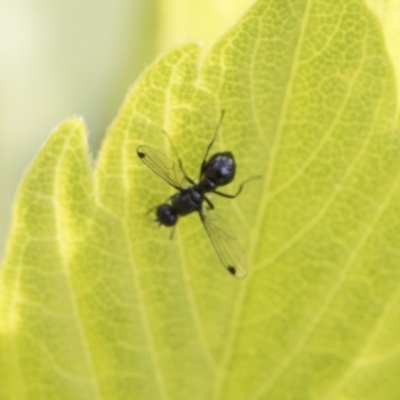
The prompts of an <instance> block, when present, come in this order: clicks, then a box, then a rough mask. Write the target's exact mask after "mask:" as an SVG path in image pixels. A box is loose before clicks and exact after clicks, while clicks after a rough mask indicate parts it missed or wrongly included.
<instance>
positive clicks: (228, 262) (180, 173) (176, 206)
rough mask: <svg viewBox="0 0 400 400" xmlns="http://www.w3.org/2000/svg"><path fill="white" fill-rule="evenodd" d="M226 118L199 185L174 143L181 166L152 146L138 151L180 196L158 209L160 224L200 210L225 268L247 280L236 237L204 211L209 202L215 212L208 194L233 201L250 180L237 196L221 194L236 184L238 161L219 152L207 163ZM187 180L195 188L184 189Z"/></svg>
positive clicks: (202, 166)
mask: <svg viewBox="0 0 400 400" xmlns="http://www.w3.org/2000/svg"><path fill="white" fill-rule="evenodd" d="M223 117H224V111H222V112H221V118H220V121H219V123H218V126H217V128H216V131H215V134H214V137H213V139H212V140H211V142H210V144H209V145H208V146H207V149H206V153H205V155H204V159H203V162H202V164H201V167H200V174H199V181H198V183H196V182H195V181H194V180H193V179H191V178H190V177H189V176H188V175H187V174H186V172H185V170H184V168H183V164H182V161H181V159H180V158H179V157H178V155H177V152H176V150H175V148H174V147H173V145H172V143H171V145H172V148H173V150H174V151H175V154H176V156H177V158H178V165H177V164H176V163H175V162H173V161H172V160H171V159H169V158H168V157H167V156H165V155H164V154H163V153H162V152H160V151H158V150H155V149H153V148H152V147H149V146H139V147H138V148H137V150H136V151H137V154H138V156H139V158H140V159H141V160H142V161H143V162H144V163H145V164H146V165H147V166H148V167H149V168H150V169H151V170H152V171H153V172H155V173H156V174H157V175H159V176H160V177H161V178H163V179H164V180H165V181H166V182H167V183H169V184H170V185H171V186H172V187H173V188H175V189H176V190H177V191H178V193H176V194H174V195H173V196H171V197H170V198H169V203H165V204H161V205H159V206H158V207H157V208H156V215H157V219H156V221H157V222H159V224H160V225H165V226H175V225H176V223H177V222H178V218H179V217H180V216H184V215H187V214H190V213H192V212H193V211H197V212H198V213H199V216H200V219H201V221H202V223H203V225H204V227H205V229H206V231H207V234H208V236H209V238H210V240H211V243H212V244H213V246H214V249H215V251H216V253H217V255H218V257H219V259H220V260H221V262H222V264H223V265H224V267H225V268H226V269H227V270H228V271H229V272H230V273H231V274H232V275H233V276H235V277H237V278H243V277H244V276H246V273H247V271H246V270H247V268H246V261H245V258H244V255H243V252H242V251H241V249H240V245H239V243H238V241H237V239H236V238H235V235H234V234H233V232H232V230H231V228H230V227H229V225H228V224H227V223H226V222H225V221H224V220H222V219H221V218H219V217H216V216H214V215H210V214H212V213H209V214H208V215H207V214H206V213H205V212H204V208H203V202H204V201H205V202H206V203H207V204H208V206H209V208H210V209H214V205H213V204H212V202H211V201H210V199H209V198H208V197H207V195H206V193H215V194H217V195H219V196H222V197H226V198H230V199H233V198H235V197H236V196H238V195H239V193H240V192H241V191H242V188H243V186H244V184H245V183H246V181H245V182H243V183H241V184H240V186H239V189H238V190H237V192H236V193H235V194H233V195H231V194H227V193H221V192H219V191H218V190H217V189H218V187H220V186H225V185H227V184H228V183H230V182H232V181H233V179H234V177H235V172H236V164H235V158H234V156H233V154H232V153H231V152H230V151H225V152H221V153H216V154H214V155H213V156H211V157H210V159H209V160H207V157H208V153H209V151H210V149H211V147H212V145H213V144H214V142H215V140H216V138H217V134H218V131H219V128H220V126H221V123H222V120H223ZM250 179H252V178H250ZM185 181H186V182H187V183H189V184H190V185H191V186H189V187H184V184H185Z"/></svg>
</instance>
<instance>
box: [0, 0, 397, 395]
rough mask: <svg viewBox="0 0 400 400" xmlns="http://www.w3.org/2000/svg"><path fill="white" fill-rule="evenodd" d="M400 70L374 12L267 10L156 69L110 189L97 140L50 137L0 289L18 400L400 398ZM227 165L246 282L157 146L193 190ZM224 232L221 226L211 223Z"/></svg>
mask: <svg viewBox="0 0 400 400" xmlns="http://www.w3.org/2000/svg"><path fill="white" fill-rule="evenodd" d="M394 82H395V80H394V77H393V71H392V68H391V65H390V62H389V60H388V57H387V54H386V50H385V46H384V42H383V40H382V35H381V31H380V28H379V26H378V25H377V22H376V20H375V19H374V17H373V16H372V15H371V14H370V12H369V11H368V10H367V9H366V8H365V7H364V5H363V4H362V3H361V2H360V1H356V0H354V1H353V0H350V1H346V2H332V1H328V0H314V1H310V0H309V1H300V0H299V1H282V0H270V1H266V0H261V1H258V2H257V3H256V5H255V6H254V7H253V8H252V9H251V10H250V11H249V12H248V13H247V14H246V15H245V16H244V17H243V18H242V19H241V20H240V21H239V23H238V24H237V25H236V26H234V27H233V28H232V29H231V30H230V31H229V32H228V33H227V34H226V35H224V36H223V37H222V38H221V39H220V40H219V41H218V42H217V43H216V44H215V45H214V47H213V48H212V49H211V51H210V52H209V53H207V54H203V53H201V51H200V48H199V47H197V46H195V45H187V46H182V47H180V48H177V49H176V50H174V51H172V52H169V53H167V54H166V55H164V56H163V57H161V58H160V59H159V60H157V61H156V62H155V63H154V64H153V65H152V66H151V67H150V68H149V69H148V71H146V73H144V74H143V76H142V77H141V79H140V80H139V81H138V83H137V85H136V86H135V88H134V89H133V91H132V92H131V93H130V94H129V95H128V96H127V98H126V100H125V102H124V104H123V106H122V108H121V110H120V112H119V114H118V116H117V118H116V119H115V121H114V122H113V124H112V126H111V128H110V130H109V132H108V134H107V137H106V139H105V141H104V144H103V147H102V150H101V153H100V155H99V159H98V161H97V163H96V166H95V168H94V176H93V177H92V176H91V168H90V163H89V161H88V160H89V156H88V149H87V146H86V142H85V132H84V127H83V124H82V122H81V121H79V120H76V119H71V120H69V121H66V122H65V123H63V124H61V125H60V127H58V129H57V130H56V131H55V132H54V133H53V134H52V136H51V137H50V139H49V141H48V142H47V143H46V145H45V147H44V148H43V149H42V151H41V153H40V154H39V155H38V157H37V159H36V160H35V162H34V163H33V165H32V166H31V168H30V170H29V171H28V173H27V175H26V177H25V179H24V181H23V183H22V184H21V188H20V192H19V196H18V199H17V205H16V208H15V215H14V226H13V231H12V235H11V237H10V240H9V245H8V251H7V256H6V259H5V262H4V268H3V271H2V276H1V281H0V285H1V287H0V335H1V336H0V339H1V340H0V358H1V364H0V371H1V374H0V379H1V380H2V385H1V386H2V387H3V389H2V390H3V396H4V397H5V398H7V399H18V400H20V399H22V400H23V399H48V398H58V399H63V398H65V399H80V398H84V399H113V400H114V399H126V398H135V399H174V400H176V399H210V398H211V399H215V400H219V399H229V400H232V399H238V400H241V399H250V400H256V399H257V400H258V399H268V400H275V399H276V400H282V399H324V400H328V399H329V400H332V399H365V398H368V399H372V400H373V399H385V400H390V399H397V397H398V393H399V390H400V384H399V381H398V375H399V372H400V358H399V356H398V348H399V339H398V331H399V321H400V320H399V312H398V310H399V309H400V307H399V302H400V296H399V293H400V291H399V279H400V263H399V261H400V253H399V250H398V249H399V245H400V243H399V241H400V229H399V228H400V225H399V222H400V214H399V212H400V207H399V204H400V203H399V200H400V192H399V174H400V163H399V162H398V160H399V157H398V154H399V150H400V143H399V138H400V136H399V129H398V116H397V111H396V96H397V95H396V92H395V83H394ZM221 110H225V112H226V115H225V119H224V121H223V124H222V127H221V131H220V133H219V136H218V140H217V141H216V143H215V146H214V147H213V151H226V150H230V151H232V152H233V153H234V155H235V159H236V162H237V167H238V170H237V176H236V178H235V181H234V183H233V184H231V185H230V186H229V187H227V188H226V190H225V191H226V192H228V191H229V192H230V193H234V192H235V190H236V188H237V185H238V184H239V183H240V182H241V181H243V180H245V179H246V178H248V177H249V176H252V175H262V176H263V179H262V180H260V181H254V182H251V183H249V185H247V186H246V187H245V189H244V191H243V193H242V194H241V195H240V196H239V197H238V198H237V199H235V200H233V201H229V200H227V199H222V198H217V196H214V197H213V202H214V204H215V206H216V210H215V212H217V213H220V215H222V216H223V218H225V219H227V220H228V221H229V224H230V225H231V226H232V227H233V229H234V231H235V232H236V235H237V238H238V240H239V242H240V243H241V244H242V245H243V247H244V248H245V249H246V254H247V258H248V260H249V265H250V269H249V274H248V276H247V277H246V278H245V279H244V280H237V279H234V278H233V277H232V276H230V275H229V274H227V273H226V271H225V270H224V268H223V267H222V266H221V265H219V262H218V258H217V256H216V255H215V253H214V252H213V249H212V247H211V245H210V242H209V240H208V238H207V235H206V232H205V231H204V229H203V228H202V225H201V223H200V220H199V218H198V216H196V215H190V216H187V217H185V218H182V219H181V220H180V221H179V225H178V227H177V229H176V232H175V236H174V239H173V240H169V231H167V229H158V227H157V225H156V224H154V223H153V221H152V220H153V217H152V215H151V214H149V213H147V211H148V210H149V209H151V208H152V207H155V206H157V205H158V204H160V203H162V202H163V201H165V200H166V199H167V197H168V196H170V195H171V194H173V193H174V191H173V190H172V188H170V187H169V186H168V185H167V184H166V183H165V182H164V181H163V180H161V179H160V178H159V177H158V176H157V175H156V174H154V173H152V171H151V170H150V169H148V168H146V166H145V165H144V164H143V163H141V162H140V160H139V159H138V157H137V154H136V148H137V146H139V145H148V146H152V147H155V148H158V149H160V150H161V151H163V152H165V154H167V155H168V156H169V157H171V158H174V157H175V155H174V151H173V150H172V149H171V145H170V142H169V140H168V138H167V137H166V135H165V132H167V134H168V135H169V136H170V138H171V140H172V142H173V143H174V145H175V147H176V148H177V151H178V153H179V155H180V157H181V159H182V161H183V163H184V165H185V170H186V171H187V172H188V174H189V175H190V176H192V177H197V176H198V171H199V168H200V164H201V161H202V158H203V155H204V152H205V148H206V147H207V144H208V143H209V141H210V140H211V138H212V136H213V133H214V130H215V127H216V125H217V123H218V120H219V116H220V113H221ZM213 212H214V211H213Z"/></svg>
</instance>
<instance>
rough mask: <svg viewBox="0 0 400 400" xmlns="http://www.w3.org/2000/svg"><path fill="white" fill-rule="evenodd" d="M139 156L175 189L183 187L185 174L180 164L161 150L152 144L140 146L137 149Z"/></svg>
mask: <svg viewBox="0 0 400 400" xmlns="http://www.w3.org/2000/svg"><path fill="white" fill-rule="evenodd" d="M136 152H137V154H138V156H139V158H140V159H141V160H142V161H143V162H144V163H145V164H146V165H147V166H148V167H149V168H150V169H151V170H152V171H153V172H155V173H156V174H157V175H158V176H160V177H161V178H162V179H164V181H166V182H167V183H169V184H170V185H171V186H173V187H174V188H175V189H177V190H180V189H182V184H183V182H184V180H185V175H184V174H183V172H182V171H181V169H180V168H179V165H178V164H177V163H175V162H174V161H172V160H171V159H170V158H168V157H167V156H166V155H165V154H164V153H162V152H161V151H159V150H156V149H153V148H152V147H150V146H139V147H138V148H137V150H136Z"/></svg>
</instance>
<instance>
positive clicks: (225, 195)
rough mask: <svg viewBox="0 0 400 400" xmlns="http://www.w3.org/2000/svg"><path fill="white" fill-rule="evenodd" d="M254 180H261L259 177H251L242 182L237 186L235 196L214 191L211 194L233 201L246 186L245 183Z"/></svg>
mask: <svg viewBox="0 0 400 400" xmlns="http://www.w3.org/2000/svg"><path fill="white" fill-rule="evenodd" d="M254 179H261V176H251V177H250V178H248V179H246V180H244V181H243V182H242V183H241V184H240V185H239V189H238V190H237V192H236V193H235V194H228V193H222V192H219V191H218V190H214V191H213V193H215V194H217V195H218V196H221V197H226V198H227V199H234V198H235V197H237V196H239V194H240V193H241V191H242V189H243V187H244V185H246V184H247V183H249V182H250V181H252V180H254Z"/></svg>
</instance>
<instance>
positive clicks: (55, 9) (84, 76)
mask: <svg viewBox="0 0 400 400" xmlns="http://www.w3.org/2000/svg"><path fill="white" fill-rule="evenodd" d="M253 2H254V0H96V1H95V0H85V1H77V0H71V1H61V0H53V1H50V0H14V1H10V0H0V10H1V12H0V190H1V196H0V259H2V257H3V255H4V245H5V240H6V236H7V234H8V231H9V229H10V224H11V216H12V202H13V199H14V197H15V194H16V189H17V185H18V182H19V181H20V180H21V178H22V176H23V173H24V171H25V169H26V168H27V166H28V165H29V162H30V161H32V160H33V158H34V157H35V154H36V153H37V152H38V150H39V148H40V147H41V146H42V144H43V143H44V142H45V140H46V138H47V137H48V135H49V134H50V132H51V131H52V129H53V128H54V127H55V126H56V125H57V124H58V123H59V122H61V121H62V120H64V119H65V118H68V117H70V116H71V115H81V116H82V117H83V118H84V120H85V122H86V125H87V129H88V134H89V143H90V147H91V151H92V154H93V155H94V157H96V154H97V152H98V149H99V147H100V144H101V140H102V138H103V137H104V135H105V132H106V129H107V126H108V125H110V123H111V122H112V119H113V118H114V116H115V115H116V113H117V111H118V108H119V106H120V104H121V103H122V101H123V99H124V96H125V94H126V93H127V91H128V89H129V88H130V87H131V86H132V84H133V83H134V81H135V79H136V78H137V76H138V75H139V74H140V73H141V71H143V70H144V69H145V68H146V67H147V66H148V65H149V64H150V63H151V62H152V61H153V60H154V58H155V57H156V56H157V55H158V54H160V53H161V52H163V51H167V50H168V49H170V48H172V47H174V46H176V45H179V44H181V43H185V42H188V41H196V42H199V41H201V42H203V43H204V46H205V47H207V46H209V45H211V44H212V42H213V41H214V40H215V39H216V38H217V37H218V36H219V35H221V34H222V33H223V32H224V31H225V30H226V29H228V28H229V26H230V25H232V24H234V23H235V21H236V20H237V19H238V18H239V17H240V15H241V14H242V13H243V12H244V11H245V10H246V9H247V8H248V7H249V6H250V5H251V4H252V3H253Z"/></svg>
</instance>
